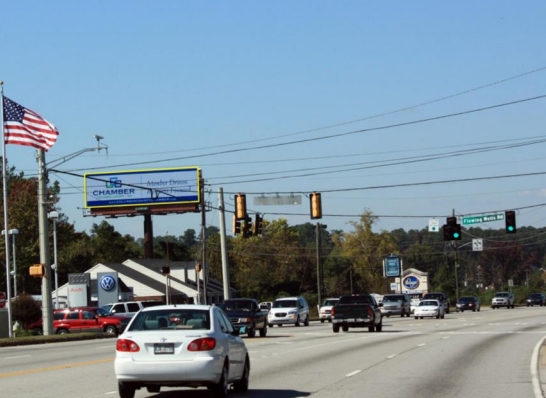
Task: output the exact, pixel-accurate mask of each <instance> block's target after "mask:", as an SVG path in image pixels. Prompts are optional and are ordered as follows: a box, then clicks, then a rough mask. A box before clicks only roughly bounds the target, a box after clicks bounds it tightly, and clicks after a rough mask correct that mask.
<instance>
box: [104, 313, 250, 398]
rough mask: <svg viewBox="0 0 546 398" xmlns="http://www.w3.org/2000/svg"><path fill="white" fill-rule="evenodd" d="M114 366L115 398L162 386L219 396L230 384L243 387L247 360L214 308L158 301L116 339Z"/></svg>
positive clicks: (239, 389)
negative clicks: (190, 388) (168, 303)
mask: <svg viewBox="0 0 546 398" xmlns="http://www.w3.org/2000/svg"><path fill="white" fill-rule="evenodd" d="M114 370H115V374H116V378H117V381H118V391H119V396H120V398H134V396H135V392H136V390H139V389H141V388H146V389H147V391H148V392H149V393H158V392H159V391H160V389H161V387H163V386H165V387H194V388H196V387H206V388H208V389H209V390H211V393H212V395H211V396H214V397H220V398H225V397H226V396H227V394H228V390H229V386H230V385H232V387H233V391H235V392H246V391H247V390H248V381H249V375H250V359H249V355H248V351H247V349H246V346H245V343H244V341H243V339H242V338H241V337H240V336H239V335H238V332H237V330H236V329H235V328H234V327H233V325H232V324H231V322H230V321H229V319H228V318H227V316H226V314H225V313H224V311H223V310H222V309H221V308H220V307H218V306H209V305H194V304H176V305H162V306H157V307H149V308H145V309H143V310H142V311H140V312H139V313H138V314H136V315H135V316H134V317H133V319H132V320H131V322H130V324H129V326H128V327H127V330H126V332H125V333H123V334H122V335H120V336H119V337H118V340H117V343H116V358H115V360H114Z"/></svg>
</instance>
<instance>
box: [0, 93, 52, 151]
mask: <svg viewBox="0 0 546 398" xmlns="http://www.w3.org/2000/svg"><path fill="white" fill-rule="evenodd" d="M3 99H4V101H3V102H4V140H5V143H6V144H14V145H25V146H32V147H34V148H38V149H44V150H46V151H47V150H48V149H49V148H51V147H52V146H53V144H55V142H56V141H57V137H58V136H59V131H58V130H57V127H55V126H54V125H52V124H51V123H49V122H48V121H47V120H45V119H44V118H42V117H41V116H40V115H38V114H37V113H36V112H34V111H31V110H30V109H27V108H25V107H23V106H21V105H19V104H18V103H16V102H14V101H12V100H10V99H9V98H7V97H3Z"/></svg>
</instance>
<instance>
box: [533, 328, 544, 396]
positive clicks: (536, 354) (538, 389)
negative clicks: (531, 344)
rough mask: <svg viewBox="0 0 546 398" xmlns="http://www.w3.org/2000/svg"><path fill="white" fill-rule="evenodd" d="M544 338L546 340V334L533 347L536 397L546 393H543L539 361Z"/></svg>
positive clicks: (534, 390)
mask: <svg viewBox="0 0 546 398" xmlns="http://www.w3.org/2000/svg"><path fill="white" fill-rule="evenodd" d="M544 340H546V336H544V337H543V338H542V339H540V341H539V342H538V343H537V345H536V346H535V348H534V349H533V355H531V381H532V384H533V392H534V393H535V398H543V397H544V395H543V394H542V388H541V385H540V375H539V366H540V365H539V363H538V361H539V353H540V348H541V347H542V344H543V343H544Z"/></svg>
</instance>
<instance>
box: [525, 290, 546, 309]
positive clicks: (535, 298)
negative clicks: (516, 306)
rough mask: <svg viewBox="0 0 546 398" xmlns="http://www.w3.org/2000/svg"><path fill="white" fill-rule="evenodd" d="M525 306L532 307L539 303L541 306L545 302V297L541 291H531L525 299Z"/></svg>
mask: <svg viewBox="0 0 546 398" xmlns="http://www.w3.org/2000/svg"><path fill="white" fill-rule="evenodd" d="M526 303H527V307H533V306H535V305H540V306H541V307H542V306H543V305H544V304H545V303H546V297H545V296H544V294H542V293H531V295H530V296H529V297H527V300H526Z"/></svg>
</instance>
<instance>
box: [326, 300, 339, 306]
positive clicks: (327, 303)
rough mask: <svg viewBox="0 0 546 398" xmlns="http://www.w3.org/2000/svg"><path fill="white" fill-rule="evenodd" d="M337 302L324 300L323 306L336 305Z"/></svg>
mask: <svg viewBox="0 0 546 398" xmlns="http://www.w3.org/2000/svg"><path fill="white" fill-rule="evenodd" d="M338 301H339V300H326V301H325V302H324V304H323V305H325V306H326V305H336V304H337V302H338Z"/></svg>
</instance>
